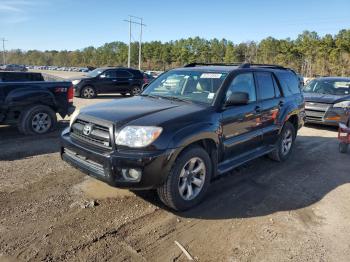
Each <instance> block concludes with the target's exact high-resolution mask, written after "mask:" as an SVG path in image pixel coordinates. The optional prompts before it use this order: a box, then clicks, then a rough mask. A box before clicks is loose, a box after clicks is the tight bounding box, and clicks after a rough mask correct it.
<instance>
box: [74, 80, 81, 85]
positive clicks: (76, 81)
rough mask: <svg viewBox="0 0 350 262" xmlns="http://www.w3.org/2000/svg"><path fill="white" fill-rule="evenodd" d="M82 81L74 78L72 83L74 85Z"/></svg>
mask: <svg viewBox="0 0 350 262" xmlns="http://www.w3.org/2000/svg"><path fill="white" fill-rule="evenodd" d="M80 81H81V80H73V81H72V84H73V85H74V86H76V85H77V84H79V83H80Z"/></svg>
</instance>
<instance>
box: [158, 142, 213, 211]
mask: <svg viewBox="0 0 350 262" xmlns="http://www.w3.org/2000/svg"><path fill="white" fill-rule="evenodd" d="M211 173H212V165H211V161H210V158H209V155H208V153H207V152H206V151H205V150H204V149H203V148H201V147H199V146H194V147H190V148H188V149H185V151H184V152H182V153H181V154H180V156H178V158H177V159H176V161H175V163H174V165H173V167H172V169H171V171H170V172H169V174H168V177H167V180H166V181H165V183H164V184H163V185H162V186H161V187H159V188H158V189H157V192H158V196H159V198H160V200H161V201H162V202H163V203H164V204H165V205H167V206H168V207H170V208H172V209H174V210H177V211H183V210H186V209H189V208H191V207H193V206H195V205H197V204H199V203H200V202H201V201H202V200H203V198H204V196H205V193H206V191H207V189H208V187H209V184H210V179H211Z"/></svg>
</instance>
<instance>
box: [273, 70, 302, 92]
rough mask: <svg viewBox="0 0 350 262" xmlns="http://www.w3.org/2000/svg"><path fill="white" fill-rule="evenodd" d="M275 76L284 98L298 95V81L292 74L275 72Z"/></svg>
mask: <svg viewBox="0 0 350 262" xmlns="http://www.w3.org/2000/svg"><path fill="white" fill-rule="evenodd" d="M276 75H277V78H278V80H279V82H280V84H281V86H282V90H283V93H284V95H285V96H288V95H292V94H299V93H300V88H299V79H298V77H297V76H296V75H295V74H294V73H292V72H288V71H286V72H276Z"/></svg>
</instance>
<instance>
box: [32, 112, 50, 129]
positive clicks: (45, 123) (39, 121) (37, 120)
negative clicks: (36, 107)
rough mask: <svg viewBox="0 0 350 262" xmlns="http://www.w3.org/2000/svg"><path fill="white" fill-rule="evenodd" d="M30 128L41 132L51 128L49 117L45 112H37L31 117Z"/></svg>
mask: <svg viewBox="0 0 350 262" xmlns="http://www.w3.org/2000/svg"><path fill="white" fill-rule="evenodd" d="M32 128H33V131H35V133H38V134H42V133H45V132H47V131H48V130H49V129H50V128H51V118H50V116H49V115H48V114H46V113H43V112H41V113H37V114H35V115H34V117H33V119H32Z"/></svg>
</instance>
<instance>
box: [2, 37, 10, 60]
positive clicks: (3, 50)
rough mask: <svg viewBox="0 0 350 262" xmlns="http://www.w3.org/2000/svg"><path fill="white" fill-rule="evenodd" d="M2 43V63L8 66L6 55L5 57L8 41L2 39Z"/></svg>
mask: <svg viewBox="0 0 350 262" xmlns="http://www.w3.org/2000/svg"><path fill="white" fill-rule="evenodd" d="M1 41H2V61H3V64H4V65H6V55H5V42H6V41H8V40H6V39H5V38H1Z"/></svg>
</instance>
